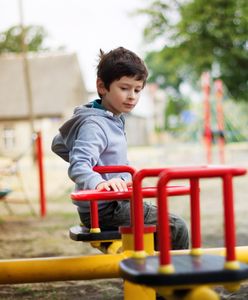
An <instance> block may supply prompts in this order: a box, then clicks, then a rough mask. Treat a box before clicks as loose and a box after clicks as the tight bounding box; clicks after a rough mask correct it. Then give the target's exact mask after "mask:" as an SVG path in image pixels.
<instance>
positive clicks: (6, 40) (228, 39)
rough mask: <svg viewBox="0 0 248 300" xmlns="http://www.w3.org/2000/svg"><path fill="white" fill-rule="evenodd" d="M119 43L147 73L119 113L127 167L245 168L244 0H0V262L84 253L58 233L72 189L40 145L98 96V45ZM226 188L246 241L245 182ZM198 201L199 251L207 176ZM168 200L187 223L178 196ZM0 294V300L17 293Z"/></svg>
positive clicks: (215, 206) (214, 225)
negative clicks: (135, 97) (133, 103)
mask: <svg viewBox="0 0 248 300" xmlns="http://www.w3.org/2000/svg"><path fill="white" fill-rule="evenodd" d="M119 46H123V47H125V48H128V49H130V50H132V51H134V52H136V53H137V54H138V55H139V56H141V57H142V58H143V59H144V60H145V63H146V65H147V67H148V69H149V78H148V83H147V85H146V87H145V89H144V91H143V93H142V96H141V99H140V102H139V104H138V105H137V107H136V108H135V110H134V111H133V112H132V113H131V114H130V115H128V116H126V120H127V121H126V131H127V139H128V144H129V161H130V164H131V165H133V166H134V167H137V168H144V167H158V166H159V167H162V166H168V165H189V164H190V165H192V164H194V165H196V164H197V165H199V164H201V165H202V164H235V165H239V166H243V167H246V168H248V1H247V0H228V1H227V0H208V1H204V0H188V1H185V0H125V1H122V0H90V1H82V0H53V1H49V0H35V1H32V0H0V247H1V249H2V250H1V254H0V257H1V258H13V257H33V256H53V255H70V254H81V253H88V252H92V248H91V247H90V246H85V245H84V248H82V246H81V244H80V245H78V243H75V242H73V241H70V240H69V238H68V229H69V227H70V226H71V225H75V224H77V223H78V222H79V219H78V216H77V213H76V209H75V207H74V206H73V205H72V204H71V201H70V192H71V191H72V190H73V183H72V182H71V181H70V180H69V178H68V176H67V168H68V165H67V163H66V162H64V161H62V160H61V159H60V158H59V157H57V156H56V155H55V154H53V153H52V152H51V150H50V146H51V142H52V138H53V137H54V135H55V134H56V133H57V132H58V128H59V127H60V125H61V124H62V123H63V122H64V121H65V120H66V119H68V118H69V117H70V116H71V115H72V112H73V109H74V107H75V106H77V105H81V104H85V103H87V102H88V101H91V100H93V99H95V97H97V94H96V89H95V81H96V65H97V62H98V54H99V51H100V49H102V50H103V51H109V50H111V49H113V48H116V47H119ZM38 132H39V134H40V136H41V138H42V139H41V143H42V153H41V157H37V133H38ZM40 158H42V164H43V174H40V165H39V163H40ZM41 175H42V177H43V182H42V183H41V181H40V176H41ZM235 193H236V196H237V201H236V212H237V214H238V218H237V232H238V244H239V245H247V226H248V224H247V213H248V207H247V193H248V185H247V176H245V177H243V178H241V179H239V181H238V180H237V183H236V185H235ZM201 196H202V199H203V201H202V226H203V228H204V230H205V236H204V239H203V244H204V246H221V245H222V236H221V234H222V217H221V212H222V206H221V201H216V198H217V199H219V198H221V194H220V191H219V185H218V184H215V183H213V182H212V181H207V182H206V184H205V186H203V187H202V188H201ZM41 198H42V199H43V200H42V199H41ZM41 200H42V201H45V206H46V207H45V208H44V203H43V204H41ZM18 204H24V205H18ZM42 205H43V207H42ZM170 205H171V209H172V211H173V212H175V213H177V214H180V215H181V216H182V217H184V218H185V220H186V221H187V222H189V218H190V216H189V209H188V201H182V200H181V199H175V200H173V201H171V203H170ZM39 216H41V217H42V218H38V217H39ZM44 217H46V218H44ZM44 220H45V222H44ZM65 244H66V247H64V245H65ZM76 244H77V245H76ZM111 284H112V285H113V282H112V283H111ZM118 284H119V283H118ZM71 285H72V283H71ZM65 287H66V286H65ZM91 287H92V285H91ZM8 288H9V289H10V290H8ZM35 288H37V286H36V287H35V286H34V287H32V289H35ZM61 288H62V287H61V286H59V288H58V291H61V290H62V289H61ZM67 288H68V287H67ZM28 289H30V287H29V288H28ZM42 289H44V286H43V287H42ZM54 289H55V286H54V285H53V286H52V288H51V291H50V292H51V293H50V292H47V293H48V294H47V295H48V296H47V297H49V295H50V294H51V297H52V296H53V295H54V294H53V293H54ZM80 289H81V294H83V295H84V293H85V287H80ZM69 290H70V289H69V288H68V291H69ZM1 291H2V292H0V295H1V293H3V291H5V294H4V295H5V296H4V299H13V298H11V297H12V296H13V295H16V297H17V296H20V293H21V290H18V289H16V290H13V289H11V288H10V287H7V288H6V289H2V288H1ZM25 291H26V292H27V291H29V290H27V289H26V290H25ZM58 291H57V292H58ZM101 291H103V289H102V286H101ZM108 291H110V294H111V298H112V299H122V295H121V296H120V297H119V298H118V296H116V297H114V298H113V290H108ZM31 292H32V293H30V295H31V296H30V297H31V298H27V295H28V294H27V293H26V294H25V295H26V296H25V295H24V296H23V298H22V299H44V294H43V295H40V294H39V288H38V292H37V291H36V292H37V293H36V292H34V290H32V291H31ZM49 293H50V294H49ZM66 293H67V292H65V294H66ZM89 293H90V291H89V290H87V295H89ZM121 293H122V292H120V289H119V294H121ZM119 294H118V295H119ZM2 295H3V294H2ZM71 295H72V291H71V290H70V296H71ZM34 296H37V298H34ZM67 296H68V295H67ZM67 296H63V295H60V296H59V298H58V299H71V298H70V297H69V296H68V297H67ZM74 296H75V295H74ZM98 296H99V294H98ZM8 297H9V298H8ZM25 297H26V298H25ZM42 297H43V298H42ZM63 297H64V298H63ZM75 297H76V296H75ZM109 298H110V297H109V296H106V298H105V299H109ZM20 299H21V298H20ZM46 299H49V298H46ZM52 299H55V298H52ZM75 299H77V298H75ZM87 299H100V298H94V297H93V296H92V298H90V297H88V298H87ZM101 299H103V298H101ZM237 299H238V298H237ZM242 299H246V296H245V298H242Z"/></svg>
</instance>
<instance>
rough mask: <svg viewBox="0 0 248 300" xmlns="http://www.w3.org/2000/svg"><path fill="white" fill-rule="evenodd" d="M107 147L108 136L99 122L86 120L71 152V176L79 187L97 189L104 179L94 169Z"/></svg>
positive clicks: (69, 170)
mask: <svg viewBox="0 0 248 300" xmlns="http://www.w3.org/2000/svg"><path fill="white" fill-rule="evenodd" d="M106 147H107V137H106V135H105V133H104V131H103V130H102V128H101V127H100V125H98V124H97V123H95V122H94V121H90V120H89V121H86V122H85V123H84V124H83V125H82V126H81V127H80V128H79V131H78V134H77V138H76V140H75V141H74V143H73V146H72V149H71V151H70V153H69V163H70V166H69V169H68V175H69V177H70V178H71V179H72V180H73V181H74V182H75V183H76V185H77V187H78V188H79V189H95V188H96V186H97V185H98V184H99V183H100V182H102V181H104V179H103V178H102V176H101V175H100V174H99V173H96V172H94V171H93V170H92V168H93V167H94V166H96V165H97V162H98V160H99V157H100V155H101V153H102V152H103V151H104V149H105V148H106Z"/></svg>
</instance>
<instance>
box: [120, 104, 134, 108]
mask: <svg viewBox="0 0 248 300" xmlns="http://www.w3.org/2000/svg"><path fill="white" fill-rule="evenodd" d="M123 105H124V106H125V107H127V108H129V109H132V108H134V107H135V105H134V104H130V103H123Z"/></svg>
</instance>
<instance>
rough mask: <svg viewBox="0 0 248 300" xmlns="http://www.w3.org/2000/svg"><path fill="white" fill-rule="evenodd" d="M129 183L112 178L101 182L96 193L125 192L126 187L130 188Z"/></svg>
mask: <svg viewBox="0 0 248 300" xmlns="http://www.w3.org/2000/svg"><path fill="white" fill-rule="evenodd" d="M131 185H132V183H131V182H125V181H124V180H122V179H121V178H112V179H110V180H108V181H103V182H101V183H99V184H98V186H97V187H96V189H97V190H98V191H104V190H106V191H111V190H112V191H115V192H127V191H128V186H131Z"/></svg>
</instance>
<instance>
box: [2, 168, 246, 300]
mask: <svg viewBox="0 0 248 300" xmlns="http://www.w3.org/2000/svg"><path fill="white" fill-rule="evenodd" d="M125 167H126V166H125ZM111 168H112V167H109V169H105V170H104V169H102V170H100V171H99V172H112V171H114V172H115V171H117V169H116V168H118V167H113V168H114V170H113V169H112V170H111ZM128 168H129V167H128ZM125 171H127V172H130V173H131V174H132V175H133V188H132V189H130V190H129V191H128V192H118V193H114V192H107V191H104V192H98V191H80V192H78V193H72V195H71V197H72V200H73V201H91V203H94V204H91V208H92V206H93V208H92V219H91V222H92V229H91V230H90V231H91V233H95V234H101V232H100V229H99V225H98V215H97V209H96V208H97V202H96V201H97V200H100V199H101V200H103V199H105V200H106V201H108V200H111V199H118V200H120V201H121V200H122V199H127V198H128V197H130V200H131V224H130V227H128V228H127V227H124V228H120V233H121V237H122V252H121V253H115V254H108V255H92V256H80V257H60V258H37V259H19V260H18V259H15V260H1V261H0V269H1V271H2V272H1V273H0V283H1V284H6V283H28V282H46V281H59V280H63V281H64V280H84V279H100V278H115V277H120V276H121V277H122V278H123V279H124V299H126V300H130V299H138V298H140V299H150V300H152V299H155V297H156V294H155V291H156V293H158V294H160V295H162V296H163V297H166V299H185V300H195V299H209V300H211V299H219V298H218V295H217V294H216V293H215V292H214V290H212V289H211V288H210V287H213V286H219V285H223V286H225V287H226V288H228V289H230V290H234V289H238V288H239V285H240V282H241V281H243V280H246V279H247V278H248V266H247V265H246V264H245V263H248V255H247V253H248V249H247V247H237V248H235V230H234V229H235V224H234V211H233V188H232V179H233V177H235V176H241V175H244V174H245V173H246V170H245V169H243V168H234V167H223V166H221V167H217V166H209V167H174V168H159V169H143V170H140V171H135V172H133V170H132V169H125V170H124V171H123V169H122V172H125ZM118 172H119V171H118ZM151 176H158V178H159V179H158V184H157V187H156V188H155V187H153V188H142V180H143V179H144V178H145V177H151ZM215 177H218V178H221V180H222V183H223V200H224V201H223V204H224V220H225V226H224V229H225V248H221V249H202V248H201V230H200V197H199V180H200V179H202V178H215ZM181 179H188V180H189V187H178V186H174V187H169V186H167V184H168V183H169V181H171V180H181ZM180 194H181V195H183V194H184V195H185V194H189V195H190V212H191V242H192V249H190V250H188V251H181V250H179V251H170V232H169V224H168V205H167V197H168V196H169V195H180ZM89 195H90V198H89ZM148 195H149V197H157V204H158V236H159V247H160V252H159V253H156V252H155V251H154V244H153V241H154V240H153V232H154V227H153V226H152V227H150V226H149V227H147V226H145V225H144V219H143V205H142V201H143V198H144V197H146V196H148ZM102 241H105V240H102V239H101V238H100V239H99V240H98V241H97V240H94V242H98V243H99V244H100V243H101V242H102Z"/></svg>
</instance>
